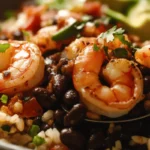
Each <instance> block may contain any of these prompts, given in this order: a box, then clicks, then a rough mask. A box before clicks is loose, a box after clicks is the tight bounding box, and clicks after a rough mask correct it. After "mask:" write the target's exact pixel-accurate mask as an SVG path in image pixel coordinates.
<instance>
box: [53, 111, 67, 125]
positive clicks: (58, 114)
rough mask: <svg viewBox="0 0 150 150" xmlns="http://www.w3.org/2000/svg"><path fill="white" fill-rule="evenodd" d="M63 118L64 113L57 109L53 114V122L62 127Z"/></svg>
mask: <svg viewBox="0 0 150 150" xmlns="http://www.w3.org/2000/svg"><path fill="white" fill-rule="evenodd" d="M64 116H65V112H64V111H63V110H61V109H57V110H56V111H55V113H54V119H55V122H56V123H58V124H60V125H63V121H64Z"/></svg>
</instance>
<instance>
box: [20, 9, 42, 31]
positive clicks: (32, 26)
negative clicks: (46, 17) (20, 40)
mask: <svg viewBox="0 0 150 150" xmlns="http://www.w3.org/2000/svg"><path fill="white" fill-rule="evenodd" d="M43 10H44V7H42V6H41V7H34V6H30V7H25V8H24V13H25V14H26V15H27V18H28V20H27V22H26V23H25V25H24V26H23V27H22V28H21V29H24V30H30V31H32V32H33V33H35V32H37V31H38V30H39V29H40V27H41V25H40V24H41V14H42V12H43Z"/></svg>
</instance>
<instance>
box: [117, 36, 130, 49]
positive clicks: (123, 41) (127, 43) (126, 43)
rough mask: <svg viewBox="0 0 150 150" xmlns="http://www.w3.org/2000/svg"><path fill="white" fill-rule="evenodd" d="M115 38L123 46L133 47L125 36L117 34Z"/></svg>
mask: <svg viewBox="0 0 150 150" xmlns="http://www.w3.org/2000/svg"><path fill="white" fill-rule="evenodd" d="M115 37H117V38H118V39H119V40H120V41H121V42H122V43H123V44H125V45H127V46H129V47H130V46H131V43H130V42H129V41H127V40H126V39H125V36H124V35H123V34H116V35H115Z"/></svg>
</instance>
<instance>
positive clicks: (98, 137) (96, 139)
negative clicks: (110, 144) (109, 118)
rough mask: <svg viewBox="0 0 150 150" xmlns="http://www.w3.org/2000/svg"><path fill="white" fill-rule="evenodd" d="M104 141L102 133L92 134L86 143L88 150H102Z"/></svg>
mask: <svg viewBox="0 0 150 150" xmlns="http://www.w3.org/2000/svg"><path fill="white" fill-rule="evenodd" d="M104 139H105V137H104V134H103V132H97V133H95V134H92V135H91V137H90V139H89V142H88V148H89V149H104Z"/></svg>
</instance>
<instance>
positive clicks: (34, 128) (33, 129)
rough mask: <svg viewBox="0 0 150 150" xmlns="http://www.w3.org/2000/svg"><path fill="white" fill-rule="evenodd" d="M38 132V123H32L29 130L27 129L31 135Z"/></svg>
mask: <svg viewBox="0 0 150 150" xmlns="http://www.w3.org/2000/svg"><path fill="white" fill-rule="evenodd" d="M39 132H40V127H39V126H38V125H32V126H31V128H30V130H29V134H30V136H32V137H34V136H35V135H37V134H38V133H39Z"/></svg>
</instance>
